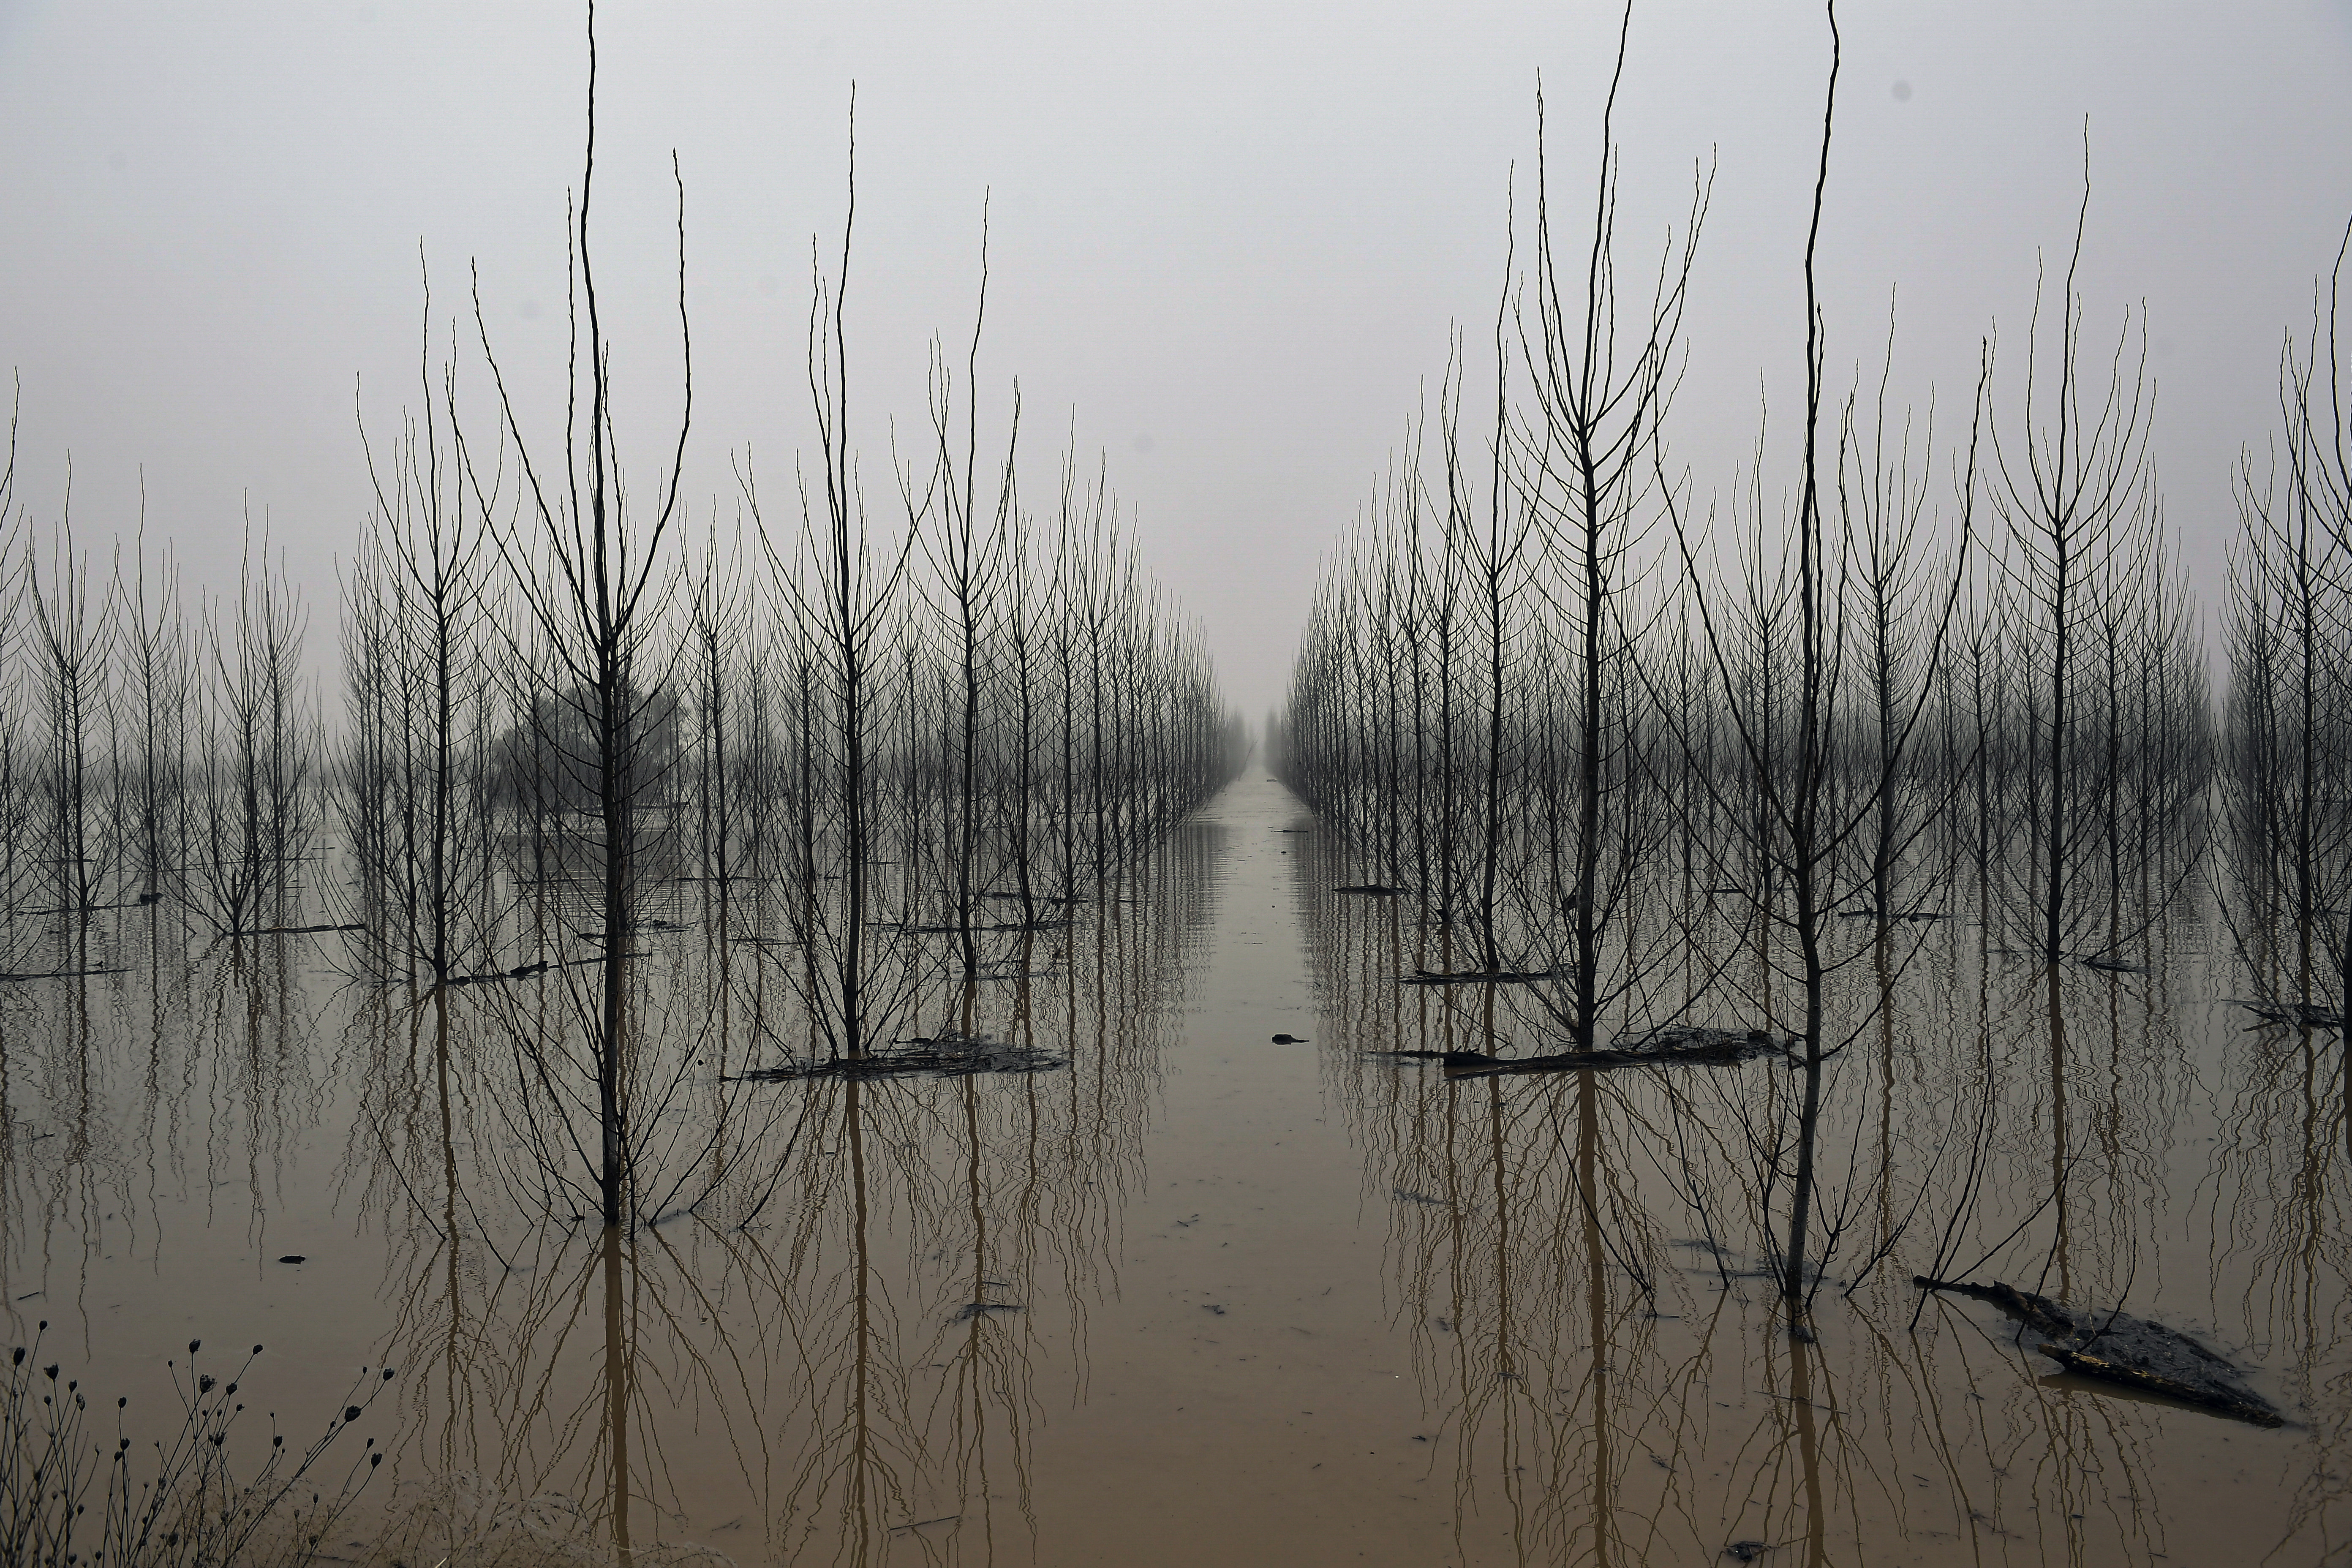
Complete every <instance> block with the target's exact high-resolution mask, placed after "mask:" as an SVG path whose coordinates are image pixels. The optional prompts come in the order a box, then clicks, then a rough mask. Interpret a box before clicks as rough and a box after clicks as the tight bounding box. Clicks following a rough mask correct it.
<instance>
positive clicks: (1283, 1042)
mask: <svg viewBox="0 0 2352 1568" xmlns="http://www.w3.org/2000/svg"><path fill="white" fill-rule="evenodd" d="M1274 1043H1275V1044H1276V1045H1277V1046H1303V1045H1306V1044H1307V1041H1305V1040H1303V1039H1300V1038H1299V1037H1297V1035H1276V1036H1275V1037H1274Z"/></svg>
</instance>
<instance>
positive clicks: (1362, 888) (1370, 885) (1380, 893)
mask: <svg viewBox="0 0 2352 1568" xmlns="http://www.w3.org/2000/svg"><path fill="white" fill-rule="evenodd" d="M1331 890H1332V891H1333V892H1335V893H1361V894H1363V895H1364V897H1366V898H1368V899H1393V898H1396V897H1397V896H1399V895H1400V894H1402V892H1403V891H1404V889H1402V888H1384V887H1382V886H1381V885H1380V884H1379V883H1378V882H1361V883H1358V884H1356V885H1355V886H1353V887H1347V888H1334V889H1331Z"/></svg>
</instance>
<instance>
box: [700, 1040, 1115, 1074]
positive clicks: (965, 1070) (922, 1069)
mask: <svg viewBox="0 0 2352 1568" xmlns="http://www.w3.org/2000/svg"><path fill="white" fill-rule="evenodd" d="M891 1044H892V1045H893V1046H910V1047H913V1048H912V1049H909V1050H886V1051H877V1052H874V1053H872V1054H871V1055H868V1056H863V1057H835V1058H832V1059H830V1060H827V1061H821V1062H793V1063H787V1064H786V1065H784V1066H782V1067H772V1068H753V1069H752V1070H751V1071H750V1072H747V1073H743V1074H741V1075H740V1076H739V1077H737V1078H733V1079H729V1080H728V1081H729V1082H730V1083H787V1082H790V1081H792V1080H793V1079H809V1078H890V1077H895V1076H900V1075H906V1074H913V1073H930V1074H934V1075H936V1076H938V1077H940V1078H968V1077H970V1076H971V1075H972V1074H974V1073H984V1072H1003V1073H1027V1072H1049V1071H1051V1070H1053V1069H1054V1068H1061V1067H1067V1066H1069V1058H1066V1057H1057V1056H1055V1055H1054V1054H1053V1053H1052V1052H1050V1051H1041V1050H1039V1049H1037V1048H1036V1047H1034V1046H1017V1045H1013V1044H1012V1043H1010V1042H1008V1041H1004V1040H992V1039H990V1038H988V1037H986V1036H984V1035H959V1034H946V1035H939V1036H928V1035H919V1036H916V1037H913V1038H912V1039H908V1040H893V1041H892V1042H891Z"/></svg>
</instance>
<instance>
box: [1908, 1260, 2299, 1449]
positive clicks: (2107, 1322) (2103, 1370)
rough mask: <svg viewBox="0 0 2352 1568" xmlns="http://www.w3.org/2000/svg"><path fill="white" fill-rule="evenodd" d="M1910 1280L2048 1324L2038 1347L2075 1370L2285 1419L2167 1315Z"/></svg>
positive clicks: (2259, 1419) (2268, 1419)
mask: <svg viewBox="0 0 2352 1568" xmlns="http://www.w3.org/2000/svg"><path fill="white" fill-rule="evenodd" d="M1911 1282H1912V1283H1913V1284H1914V1285H1916V1286H1918V1287H1919V1288H1920V1289H1924V1290H1950V1291H1954V1292H1956V1293H1958V1294H1959V1295H1962V1296H1973V1297H1975V1298H1976V1299H1977V1300H1979V1301H1990V1302H1991V1303H1992V1304H1993V1305H1995V1306H1996V1307H1999V1308H2000V1310H2002V1311H2004V1312H2006V1313H2008V1314H2009V1315H2010V1316H2011V1317H2012V1318H2014V1319H2016V1320H2017V1321H2019V1322H2021V1323H2023V1324H2025V1325H2026V1326H2027V1327H2029V1328H2033V1329H2039V1330H2041V1331H2042V1332H2043V1333H2045V1334H2047V1335H2049V1336H2050V1338H2049V1339H2048V1340H2047V1341H2045V1342H2042V1343H2040V1344H2037V1345H2035V1346H2034V1347H2033V1348H2034V1349H2035V1350H2036V1351H2038V1352H2041V1353H2042V1354H2043V1355H2046V1356H2048V1357H2049V1358H2050V1359H2051V1360H2053V1361H2054V1362H2056V1363H2058V1364H2059V1365H2061V1366H2063V1367H2064V1368H2065V1369H2066V1370H2067V1371H2069V1372H2074V1373H2081V1374H2082V1375H2083V1376H2084V1377H2095V1378H2097V1379H2099V1380H2100V1381H2101V1382H2104V1383H2113V1384H2121V1385H2123V1386H2125V1387H2126V1388H2135V1389H2137V1390H2139V1391H2140V1392H2141V1393H2143V1394H2156V1395H2158V1397H2161V1398H2165V1399H2172V1400H2177V1401H2179V1403H2181V1404H2183V1405H2195V1406H2196V1407H2197V1408H2198V1409H2200V1410H2210V1411H2211V1412H2212V1413H2213V1414H2215V1415H2227V1416H2230V1417H2231V1418H2233V1419H2235V1420H2239V1421H2250V1422H2252V1423H2253V1424H2254V1425H2255V1426H2280V1425H2283V1421H2282V1418H2281V1416H2280V1415H2279V1413H2278V1412H2277V1411H2276V1410H2274V1409H2273V1408H2272V1407H2271V1404H2270V1402H2269V1401H2268V1400H2266V1399H2264V1398H2263V1396H2262V1395H2261V1394H2256V1393H2255V1392H2254V1391H2253V1390H2252V1389H2250V1388H2248V1387H2247V1386H2246V1385H2245V1384H2244V1382H2243V1377H2244V1374H2243V1373H2242V1372H2240V1371H2239V1369H2238V1368H2237V1367H2235V1366H2233V1365H2231V1363H2229V1362H2226V1361H2224V1360H2222V1359H2221V1357H2220V1356H2218V1355H2215V1354H2214V1353H2213V1352H2211V1351H2209V1350H2207V1349H2206V1348H2205V1347H2204V1346H2203V1345H2200V1344H2199V1343H2198V1342H2196V1341H2195V1340H2192V1339H2190V1338H2189V1336H2188V1335H2186V1334H2184V1333H2181V1332H2180V1331H2178V1330H2176V1329H2168V1328H2166V1327H2165V1326H2164V1325H2163V1324H2162V1323H2152V1322H2149V1321H2147V1319H2145V1318H2135V1317H2132V1316H2130V1315H2129V1314H2127V1313H2124V1312H2084V1311H2081V1310H2076V1309H2074V1308H2070V1307H2063V1306H2061V1305H2059V1304H2058V1303H2057V1302H2055V1301H2053V1300H2050V1299H2049V1298H2048V1297H2046V1296H2037V1295H2034V1294H2033V1293H2032V1291H2030V1290H2020V1289H2016V1288H2015V1287H2013V1286H2010V1285H2004V1284H2002V1283H2001V1282H2000V1280H1998V1279H1996V1280H1994V1281H1993V1282H1992V1283H1991V1284H1990V1285H1971V1284H1968V1283H1966V1282H1964V1281H1959V1280H1951V1279H1928V1278H1927V1276H1926V1275H1924V1274H1918V1275H1914V1276H1912V1279H1911Z"/></svg>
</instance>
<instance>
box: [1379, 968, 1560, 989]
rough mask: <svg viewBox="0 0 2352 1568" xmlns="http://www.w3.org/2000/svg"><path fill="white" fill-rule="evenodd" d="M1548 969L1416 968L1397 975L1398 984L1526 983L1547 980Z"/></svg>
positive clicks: (1549, 973) (1548, 975) (1548, 976)
mask: <svg viewBox="0 0 2352 1568" xmlns="http://www.w3.org/2000/svg"><path fill="white" fill-rule="evenodd" d="M1550 978H1551V971H1550V970H1549V969H1524V970H1523V969H1416V970H1414V971H1413V972H1412V973H1411V974H1400V975H1398V976H1397V984H1400V985H1526V984H1531V983H1532V982H1535V981H1538V980H1549V979H1550Z"/></svg>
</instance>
